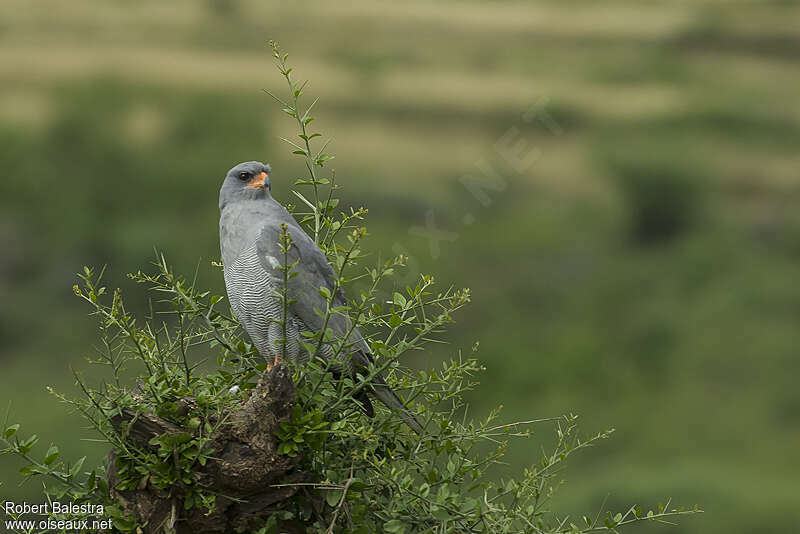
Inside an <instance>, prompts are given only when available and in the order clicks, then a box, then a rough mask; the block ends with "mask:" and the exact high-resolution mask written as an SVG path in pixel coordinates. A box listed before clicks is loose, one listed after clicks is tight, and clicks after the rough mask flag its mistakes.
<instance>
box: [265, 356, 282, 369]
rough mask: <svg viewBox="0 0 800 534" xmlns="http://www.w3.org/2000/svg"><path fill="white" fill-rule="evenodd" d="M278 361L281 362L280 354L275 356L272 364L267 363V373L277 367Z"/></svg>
mask: <svg viewBox="0 0 800 534" xmlns="http://www.w3.org/2000/svg"><path fill="white" fill-rule="evenodd" d="M280 361H281V354H280V353H278V354H276V355H275V359H274V360H273V362H272V363H267V372H269V371H272V368H273V367H275V366H276V365H278V363H279V362H280Z"/></svg>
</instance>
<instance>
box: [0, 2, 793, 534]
mask: <svg viewBox="0 0 800 534" xmlns="http://www.w3.org/2000/svg"><path fill="white" fill-rule="evenodd" d="M798 28H800V4H798V3H797V2H793V1H788V0H783V1H780V0H773V1H769V0H764V1H739V2H734V1H722V0H697V1H684V2H669V1H666V0H664V1H644V0H620V1H596V0H595V1H569V2H564V1H560V2H559V1H552V0H548V1H539V2H491V3H480V2H451V1H446V2H437V3H427V2H416V1H415V2H402V3H392V2H368V1H365V0H359V1H356V2H350V3H334V2H296V3H293V4H292V5H286V4H284V3H273V2H257V1H244V0H242V1H236V0H206V1H193V2H190V1H188V0H181V1H174V2H155V1H140V2H135V3H132V2H125V1H121V0H117V1H92V0H81V1H75V2H63V1H44V0H42V1H31V0H4V2H3V3H2V5H1V6H0V43H2V46H0V77H2V83H0V163H1V164H2V169H3V177H2V179H1V181H0V245H1V246H0V251H1V252H0V302H2V306H1V307H0V406H2V409H3V410H5V407H6V405H7V403H8V402H9V401H12V405H11V413H12V419H13V420H14V421H20V422H22V423H23V432H27V433H33V432H36V433H38V434H39V435H40V436H42V439H43V441H44V442H49V441H55V442H58V443H59V444H61V446H62V452H63V453H64V454H65V455H66V456H68V457H69V456H71V457H73V458H77V457H78V456H81V455H83V454H88V455H89V456H90V458H91V459H93V460H99V459H100V458H101V457H102V456H103V454H104V452H105V451H104V450H103V448H102V446H100V445H97V444H94V443H91V442H86V441H80V440H79V437H83V438H86V437H91V435H90V434H88V433H86V432H84V431H82V430H81V427H82V423H81V420H80V419H79V418H77V417H76V416H74V415H70V414H68V413H67V412H66V411H65V408H64V407H63V406H61V405H59V404H58V403H57V401H56V399H54V398H53V397H52V396H50V395H48V394H47V393H46V392H45V386H46V385H53V386H55V387H56V388H57V389H59V390H60V391H62V392H66V393H73V392H74V391H75V387H74V385H73V383H72V380H71V378H70V373H69V365H70V364H72V365H75V366H76V367H78V368H81V369H83V368H85V367H86V363H85V362H84V361H83V360H82V358H83V357H84V356H85V355H87V354H89V353H90V352H91V349H92V345H93V340H94V339H93V336H94V332H95V331H94V329H93V325H92V322H91V321H90V320H89V319H87V318H86V316H85V314H86V312H87V311H88V310H87V309H86V307H84V306H83V305H82V304H81V303H80V302H79V301H78V299H76V298H75V297H74V296H73V295H72V290H71V287H72V284H73V283H74V281H75V277H74V274H73V273H75V272H76V271H78V270H79V269H80V268H81V267H82V266H83V265H85V264H89V265H102V264H104V263H108V264H109V266H110V274H109V283H110V284H114V285H117V284H119V285H122V287H123V289H124V291H125V292H126V294H127V298H128V301H129V303H130V305H131V306H132V307H134V309H142V308H143V307H144V303H145V295H144V294H142V293H141V291H140V289H139V288H136V287H133V286H132V284H130V283H129V282H128V281H126V279H125V277H124V275H125V273H127V272H129V271H133V270H136V269H138V268H140V267H143V268H146V267H147V264H148V263H149V262H150V261H151V260H152V258H153V247H154V246H156V247H158V248H159V249H161V250H163V251H164V252H165V253H166V254H167V256H168V258H169V259H170V260H171V261H172V262H173V263H174V264H175V266H176V269H177V270H179V271H181V272H184V273H186V274H187V275H188V274H191V272H192V271H193V270H194V267H195V265H196V264H197V261H198V260H199V259H201V258H202V260H203V261H202V263H201V268H200V280H201V283H203V284H206V285H208V286H210V287H213V288H215V289H216V290H218V291H221V290H222V287H223V284H222V280H221V276H220V274H219V272H218V271H217V270H215V269H213V268H211V267H210V266H209V261H210V260H213V259H216V258H217V257H218V254H219V252H218V242H217V221H218V211H217V193H218V189H219V184H220V181H221V179H222V177H223V176H224V174H225V172H226V171H227V170H228V169H229V168H230V167H231V166H232V165H234V164H235V163H237V162H239V161H243V160H251V159H258V160H262V161H268V162H270V163H271V164H272V166H273V174H272V182H273V193H274V194H275V196H276V197H277V198H279V199H281V200H291V196H290V194H289V187H290V184H291V183H292V182H293V180H294V179H295V178H297V177H299V176H300V174H301V172H302V167H301V165H300V161H299V160H296V159H295V158H294V157H293V156H291V154H290V153H289V150H288V149H287V147H286V146H285V145H284V144H283V143H281V142H280V141H279V138H280V137H281V136H290V135H293V134H294V126H293V124H292V123H291V121H290V120H289V119H288V118H287V117H285V116H283V115H282V114H281V112H280V110H279V109H278V107H277V106H276V105H275V104H274V103H273V102H272V100H271V99H270V98H269V97H268V96H266V95H265V94H264V93H263V92H262V91H261V89H262V88H268V89H270V90H273V91H282V90H283V89H284V87H285V86H284V85H282V80H281V79H280V77H279V75H278V73H277V71H276V70H275V69H274V67H273V63H272V61H271V58H270V56H269V52H268V47H267V46H266V41H267V40H268V39H271V38H272V39H277V40H278V41H279V42H280V43H281V45H282V46H283V47H284V48H285V49H286V50H287V51H288V52H289V53H290V63H291V64H292V65H293V66H294V67H295V72H296V73H297V74H298V75H299V76H300V77H302V78H309V79H310V80H311V83H310V85H309V89H308V92H309V93H310V94H311V95H313V96H319V97H320V102H319V103H318V105H317V108H316V115H317V117H318V119H317V121H316V122H315V123H314V125H316V127H317V128H318V129H319V130H321V131H322V132H323V133H325V134H328V135H332V136H333V138H334V141H333V143H332V145H331V151H332V152H333V153H334V154H335V155H336V159H335V160H334V161H333V162H331V163H332V164H333V165H332V167H333V168H335V169H336V171H337V178H338V180H339V181H340V182H341V183H343V184H344V185H345V189H344V190H343V192H342V197H343V200H344V203H345V204H350V205H362V204H363V205H366V206H368V207H369V208H370V230H371V234H372V237H371V238H370V239H371V247H372V248H373V250H383V251H385V253H386V254H388V253H391V252H392V251H394V252H395V253H397V252H404V253H407V254H409V255H410V256H411V258H412V262H411V267H412V268H411V274H412V275H413V273H414V272H416V271H418V270H420V269H422V270H423V271H425V272H431V273H433V274H434V275H436V276H437V278H438V279H439V280H440V281H441V282H442V283H447V282H451V281H452V282H453V283H455V284H457V285H461V286H464V285H467V286H470V287H471V288H472V289H473V293H474V303H473V305H471V306H470V307H468V309H467V310H466V311H464V312H463V313H460V315H459V319H460V321H459V323H458V325H456V327H455V328H454V329H453V330H452V333H451V334H450V336H449V340H450V341H451V344H450V345H448V346H444V347H437V348H436V350H432V351H431V352H428V353H425V354H420V355H418V356H417V357H416V359H415V360H413V361H412V362H411V363H412V365H414V366H420V367H421V366H428V365H433V364H435V363H436V362H437V361H439V360H440V359H441V358H444V357H449V356H453V355H454V354H455V353H456V351H457V350H458V349H459V348H463V349H468V348H469V347H470V346H471V345H472V343H473V342H474V341H476V340H480V342H481V347H482V348H481V352H480V356H481V358H482V359H483V361H484V362H485V365H486V367H487V371H486V373H485V374H484V375H483V376H482V378H481V381H482V385H481V387H480V389H479V390H478V391H477V392H475V394H474V395H473V397H472V399H471V402H472V407H473V409H474V410H475V412H476V413H477V414H485V413H486V411H487V410H488V409H489V408H490V407H492V406H494V405H496V404H503V405H504V406H505V407H506V411H505V412H504V416H503V417H504V419H505V420H511V419H514V418H530V417H544V416H552V415H559V414H562V413H568V412H574V413H577V414H580V415H581V416H582V427H583V429H584V430H585V431H586V432H590V431H599V430H602V429H605V428H607V427H611V426H613V427H616V428H617V432H616V433H615V434H614V436H613V438H612V439H611V440H610V441H608V442H605V443H604V444H603V445H602V446H600V447H598V448H595V449H593V450H592V451H589V452H587V453H583V454H582V455H581V456H580V457H576V459H575V460H574V461H571V463H570V469H569V470H568V471H567V472H566V473H565V475H564V476H565V480H566V484H565V486H564V488H563V489H562V492H561V494H560V496H559V497H557V500H556V501H555V507H556V509H558V510H559V511H561V512H563V513H570V512H576V511H579V512H587V513H588V512H593V511H595V510H597V509H598V508H599V507H600V506H601V504H602V503H603V501H604V500H605V499H607V500H608V502H607V505H609V506H611V507H618V506H624V505H626V504H629V503H631V502H638V503H642V504H643V505H649V504H654V503H656V502H658V501H659V500H663V499H664V498H666V497H668V496H672V497H673V499H674V501H675V502H676V503H677V504H687V505H693V504H694V503H700V504H701V505H702V507H703V508H705V509H706V510H707V513H706V514H704V515H702V516H699V517H693V518H686V519H684V520H683V521H682V522H681V525H680V526H678V527H676V528H673V529H671V530H669V531H670V532H675V533H704V534H714V533H732V532H736V533H749V532H759V533H764V532H796V531H798V529H799V528H800V496H798V491H797V483H798V482H799V481H800V387H798V373H800V359H798V346H799V345H800V329H798V327H799V326H800V283H798V274H800V273H799V272H798V265H799V264H800V263H799V262H800V210H798V209H797V208H798V206H799V205H800V175H798V170H799V169H800V151H798V143H800V106H798V94H800V92H799V91H800V69H799V68H798V67H800V61H798V60H800V34H799V33H798ZM509 153H514V154H516V156H509V155H508V154H509ZM504 154H505V155H504ZM487 168H489V169H492V172H490V173H488V174H487V173H486V169H487ZM481 169H483V170H481ZM493 174H494V175H493ZM465 184H466V185H469V186H470V187H467V186H465ZM475 184H478V186H479V187H478V189H477V190H476V189H475ZM476 191H477V192H476ZM426 225H428V226H430V225H432V226H433V227H434V228H435V229H436V232H445V233H444V234H442V233H437V234H436V236H437V239H435V240H430V239H429V238H428V236H429V235H430V231H429V230H430V228H428V227H426ZM426 228H427V229H426ZM438 238H441V240H439V239H438ZM540 443H541V442H540V441H538V438H534V439H533V440H532V441H530V442H524V443H521V444H520V445H518V446H517V447H516V448H515V449H513V453H512V455H511V456H510V461H511V464H510V465H509V467H508V471H509V472H515V471H518V470H519V469H521V468H522V467H523V466H524V465H525V464H527V463H529V462H532V461H535V460H536V459H537V457H538V454H539V446H540ZM45 445H46V443H45ZM42 446H44V445H42ZM18 467H19V466H18V465H17V464H15V462H14V461H12V460H10V459H9V458H3V459H2V462H0V480H2V481H4V482H5V483H4V485H3V486H2V488H1V489H0V492H2V496H3V497H5V498H17V499H19V498H22V497H25V496H27V497H28V498H30V499H34V500H35V498H36V497H35V496H36V495H38V493H39V488H38V487H37V486H36V484H28V485H26V486H23V487H18V486H17V480H18V478H17V476H16V475H15V471H16V469H17V468H18ZM664 528H665V527H658V528H654V529H651V528H646V529H643V530H642V532H651V531H652V532H656V531H658V532H660V531H663V530H664Z"/></svg>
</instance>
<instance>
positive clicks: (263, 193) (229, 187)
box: [219, 161, 271, 209]
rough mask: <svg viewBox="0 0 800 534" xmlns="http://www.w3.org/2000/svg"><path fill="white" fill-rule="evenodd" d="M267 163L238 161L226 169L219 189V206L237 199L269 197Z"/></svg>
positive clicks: (269, 185)
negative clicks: (232, 166)
mask: <svg viewBox="0 0 800 534" xmlns="http://www.w3.org/2000/svg"><path fill="white" fill-rule="evenodd" d="M269 172H270V168H269V165H267V164H264V163H260V162H258V161H248V162H245V163H240V164H238V165H236V166H235V167H234V168H232V169H231V170H229V171H228V174H226V175H225V181H223V182H222V188H221V189H220V191H219V208H220V209H222V208H223V207H224V206H225V205H226V204H230V203H232V202H236V201H239V200H257V199H263V198H269V196H270V194H269V192H270V188H271V184H270V181H269Z"/></svg>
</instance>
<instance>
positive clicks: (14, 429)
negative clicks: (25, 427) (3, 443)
mask: <svg viewBox="0 0 800 534" xmlns="http://www.w3.org/2000/svg"><path fill="white" fill-rule="evenodd" d="M17 430H19V425H11V426H10V427H8V428H6V431H5V436H6V438H10V437H11V436H13V435H14V434H16V433H17Z"/></svg>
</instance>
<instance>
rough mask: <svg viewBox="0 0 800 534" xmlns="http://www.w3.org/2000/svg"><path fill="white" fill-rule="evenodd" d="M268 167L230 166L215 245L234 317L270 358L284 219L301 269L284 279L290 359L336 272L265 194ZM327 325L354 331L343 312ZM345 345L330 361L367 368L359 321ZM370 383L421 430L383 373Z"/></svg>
mask: <svg viewBox="0 0 800 534" xmlns="http://www.w3.org/2000/svg"><path fill="white" fill-rule="evenodd" d="M269 171H270V168H269V166H268V165H264V164H262V163H259V162H257V161H251V162H247V163H240V164H239V165H237V166H235V167H234V168H232V169H231V170H230V171H229V172H228V174H227V175H226V177H225V181H224V182H223V184H222V188H221V189H220V197H219V207H220V221H219V230H220V250H221V252H222V263H223V266H224V273H225V286H226V289H227V292H228V299H229V301H230V304H231V307H232V308H233V311H234V313H235V314H236V317H237V319H238V320H239V322H240V323H241V324H242V326H243V327H244V329H245V330H246V331H247V333H248V334H249V335H250V338H251V339H252V340H253V343H254V345H255V346H256V348H257V349H258V351H259V353H260V354H261V355H262V356H264V357H265V358H266V359H267V360H268V361H272V360H273V359H274V358H275V356H276V355H278V353H279V351H281V350H282V347H280V346H279V345H278V344H276V341H277V340H280V339H282V338H283V332H282V326H281V325H280V324H279V323H277V322H275V321H276V320H277V321H280V320H281V319H282V303H281V301H280V300H279V299H276V298H274V295H275V294H276V293H275V291H276V290H277V289H279V288H281V287H282V285H283V273H282V272H281V271H280V269H279V267H280V266H282V265H283V263H284V261H283V252H282V251H281V250H280V247H279V245H278V242H279V238H280V232H281V230H280V227H281V224H286V226H287V231H288V233H289V235H290V236H291V240H292V245H291V248H290V250H289V253H288V256H289V260H288V261H289V263H292V262H294V261H295V260H299V261H298V263H297V265H296V267H295V268H294V270H295V271H296V272H297V273H298V275H297V276H295V277H294V278H291V279H290V280H289V284H288V291H289V297H290V298H291V299H294V301H295V302H294V303H292V304H291V305H290V306H289V310H288V317H287V318H286V331H287V332H286V333H287V335H286V337H287V345H286V354H287V357H289V358H291V359H292V360H295V361H303V359H304V358H307V357H308V354H307V353H305V351H303V350H302V348H301V346H300V344H299V343H298V340H299V339H300V332H303V331H313V332H318V331H319V330H321V329H322V327H323V319H322V317H320V316H319V315H318V314H317V313H316V312H315V311H314V310H315V309H317V310H323V311H324V310H325V308H326V302H325V299H324V298H323V297H322V296H321V295H320V293H319V288H320V287H326V288H328V290H330V291H333V290H334V277H335V275H334V272H333V269H332V268H331V266H330V265H329V264H328V261H327V258H326V257H325V254H324V253H323V252H322V250H321V249H320V248H319V247H318V246H317V245H316V243H314V241H313V240H312V239H311V238H310V237H309V236H308V235H307V234H306V233H305V231H304V230H303V229H302V228H301V227H300V226H299V225H298V224H297V222H296V221H295V219H294V217H292V215H291V214H290V213H289V212H288V211H286V209H285V208H284V207H283V206H281V205H280V204H279V203H278V202H277V201H275V199H273V198H272V196H271V195H270V189H271V184H270V182H269ZM345 303H346V300H345V296H344V294H343V293H341V291H340V292H339V293H338V294H337V295H335V300H334V305H337V306H338V305H343V304H345ZM327 326H328V328H330V329H332V330H333V332H334V334H335V335H336V336H337V337H343V336H344V335H346V334H347V332H348V331H350V330H351V327H352V323H351V322H350V318H349V317H347V316H344V315H340V314H332V315H331V316H330V317H329V319H328V325H327ZM347 345H348V346H349V349H348V351H347V354H345V355H343V356H340V358H341V362H340V363H339V364H337V365H336V366H335V367H336V368H337V369H339V370H340V371H342V372H349V373H353V372H354V370H355V369H358V368H366V366H367V365H368V364H369V362H370V361H371V358H372V357H371V355H370V350H369V346H368V345H367V343H366V341H365V340H364V338H363V337H362V336H361V333H360V332H359V331H358V328H352V332H351V334H350V336H349V338H348V340H347ZM342 352H345V351H342ZM322 356H323V357H325V358H332V357H334V351H333V349H332V348H331V347H330V346H329V345H323V348H322ZM370 386H371V387H370V390H371V392H373V393H374V395H375V397H377V398H378V400H380V401H381V402H383V403H384V404H385V405H386V406H387V407H389V408H390V409H392V410H395V411H397V412H398V413H399V415H401V417H402V418H403V420H404V421H405V422H406V424H408V426H409V427H410V428H412V429H413V430H414V431H416V432H418V433H419V432H421V431H422V428H421V426H420V424H419V423H418V422H417V421H416V419H415V418H414V416H413V415H411V414H410V413H409V411H408V409H407V408H406V407H405V406H404V404H403V402H402V401H401V400H400V398H399V397H398V396H397V395H396V394H395V393H394V391H392V389H391V388H389V386H387V385H386V383H385V381H384V380H383V378H382V377H381V376H377V377H375V378H374V379H373V381H372V382H371V384H370ZM359 400H360V401H361V402H362V407H363V409H364V411H365V412H367V414H369V415H371V413H372V406H371V405H370V403H369V400H368V399H367V398H366V397H364V398H359Z"/></svg>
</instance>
